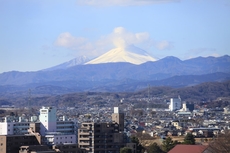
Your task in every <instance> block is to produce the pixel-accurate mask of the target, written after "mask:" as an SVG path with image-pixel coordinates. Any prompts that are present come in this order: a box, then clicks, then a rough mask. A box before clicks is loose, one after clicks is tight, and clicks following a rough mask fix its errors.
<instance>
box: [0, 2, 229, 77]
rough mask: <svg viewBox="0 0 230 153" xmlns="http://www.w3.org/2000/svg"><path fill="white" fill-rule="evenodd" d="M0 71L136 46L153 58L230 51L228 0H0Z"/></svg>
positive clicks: (27, 68)
mask: <svg viewBox="0 0 230 153" xmlns="http://www.w3.org/2000/svg"><path fill="white" fill-rule="evenodd" d="M0 3H1V5H0V20H1V24H0V33H1V35H0V51H1V52H0V55H1V56H0V64H1V65H2V66H1V68H0V73H2V72H7V71H12V70H17V71H37V70H41V69H45V68H48V67H52V66H55V65H58V64H60V63H63V62H66V61H69V60H71V59H73V58H76V57H78V56H83V55H85V56H87V57H89V58H94V57H98V56H100V55H102V54H103V53H105V52H108V51H109V50H111V49H113V48H117V47H124V46H126V45H131V44H132V45H135V46H137V47H139V48H141V49H144V50H145V51H146V52H148V53H149V54H150V55H151V56H152V57H154V58H158V59H160V58H164V57H166V56H175V57H178V58H180V59H182V60H184V59H189V58H194V57H198V56H203V57H207V56H217V57H218V56H223V55H227V54H228V55H229V46H228V44H229V43H228V42H229V41H230V29H229V27H230V18H229V15H230V2H229V1H227V0H221V1H217V0H188V1H185V0H162V1H159V0H152V1H149V0H123V1H122V0H116V1H115V0H113V1H112V0H107V1H104V0H100V1H93V0H70V1H68V2H66V1H65V2H64V1H45V0H41V1H29V0H22V1H20V2H19V1H16V0H13V1H6V0H0Z"/></svg>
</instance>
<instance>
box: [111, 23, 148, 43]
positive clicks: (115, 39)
mask: <svg viewBox="0 0 230 153" xmlns="http://www.w3.org/2000/svg"><path fill="white" fill-rule="evenodd" d="M109 39H110V41H111V42H112V43H113V45H114V46H115V47H125V46H127V45H131V44H135V45H137V44H139V43H142V42H145V41H148V40H149V39H150V38H149V34H148V33H147V32H141V33H132V32H129V31H127V30H126V29H125V28H123V27H117V28H115V29H114V30H113V32H112V34H110V35H109Z"/></svg>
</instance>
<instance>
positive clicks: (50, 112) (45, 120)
mask: <svg viewBox="0 0 230 153" xmlns="http://www.w3.org/2000/svg"><path fill="white" fill-rule="evenodd" d="M56 111H57V110H56V108H54V107H42V109H40V116H39V120H40V122H41V127H40V128H41V135H45V133H46V132H56V129H57V124H56V122H57V117H56Z"/></svg>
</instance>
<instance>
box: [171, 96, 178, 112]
mask: <svg viewBox="0 0 230 153" xmlns="http://www.w3.org/2000/svg"><path fill="white" fill-rule="evenodd" d="M169 109H170V111H174V110H179V109H181V99H180V98H171V99H170V106H169Z"/></svg>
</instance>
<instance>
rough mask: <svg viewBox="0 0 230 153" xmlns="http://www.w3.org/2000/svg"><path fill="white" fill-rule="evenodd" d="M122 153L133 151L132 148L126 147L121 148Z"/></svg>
mask: <svg viewBox="0 0 230 153" xmlns="http://www.w3.org/2000/svg"><path fill="white" fill-rule="evenodd" d="M120 153H132V149H130V148H128V147H124V148H121V149H120Z"/></svg>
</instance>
